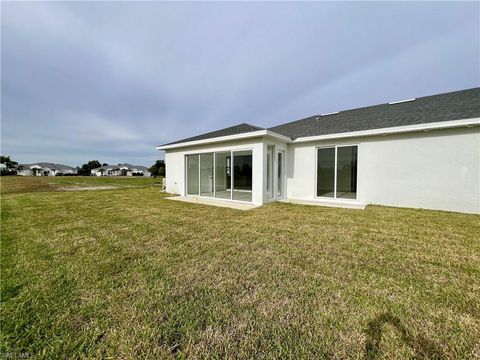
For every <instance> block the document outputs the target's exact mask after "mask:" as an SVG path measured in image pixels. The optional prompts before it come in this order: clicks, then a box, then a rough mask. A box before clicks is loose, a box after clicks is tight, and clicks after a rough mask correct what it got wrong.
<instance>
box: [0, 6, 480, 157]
mask: <svg viewBox="0 0 480 360" xmlns="http://www.w3.org/2000/svg"><path fill="white" fill-rule="evenodd" d="M479 6H480V5H479V3H478V2H469V3H468V2H463V3H461V2H456V3H447V2H424V3H414V2H406V3H393V2H371V3H332V2H328V3H191V2H190V3H155V2H143V3H125V2H122V3H120V2H117V3H114V2H106V3H93V2H83V3H82V2H76V3H73V2H48V3H21V2H2V3H1V10H2V13H1V117H2V118H1V130H2V132H1V140H2V143H1V152H2V154H10V155H12V157H13V158H14V159H15V160H17V161H19V162H23V163H26V162H35V161H49V162H58V163H64V164H69V165H81V164H82V163H84V162H86V161H88V160H92V159H98V160H100V161H101V162H107V163H111V164H115V163H119V162H130V163H134V164H139V165H150V164H152V163H153V162H154V160H155V159H158V158H163V154H162V153H161V152H158V151H156V150H155V149H154V147H155V145H158V144H162V143H165V142H169V141H173V140H177V139H179V138H184V137H188V136H192V135H196V134H198V133H202V132H207V131H211V130H216V129H219V128H224V127H227V126H231V125H235V124H237V123H242V122H248V123H251V124H255V125H258V126H264V127H269V126H273V125H277V124H280V123H283V122H288V121H292V120H296V119H299V118H302V117H306V116H310V115H314V114H319V113H326V112H331V111H338V110H342V109H349V108H355V107H360V106H366V105H372V104H377V103H383V102H388V101H394V100H401V99H405V98H411V97H419V96H424V95H431V94H436V93H442V92H448V91H453V90H459V89H465V88H471V87H475V86H479V84H480V75H479V71H480V70H479V64H480V59H479V54H480V49H479V44H480V39H479V34H480V31H479V11H480V9H479Z"/></svg>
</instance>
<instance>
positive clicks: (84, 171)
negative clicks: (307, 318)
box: [78, 160, 102, 176]
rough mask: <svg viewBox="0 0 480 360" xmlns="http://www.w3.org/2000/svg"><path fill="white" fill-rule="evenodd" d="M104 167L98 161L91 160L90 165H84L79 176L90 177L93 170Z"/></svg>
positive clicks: (79, 171)
mask: <svg viewBox="0 0 480 360" xmlns="http://www.w3.org/2000/svg"><path fill="white" fill-rule="evenodd" d="M101 166H102V165H101V164H100V162H99V161H98V160H90V161H89V162H88V163H86V164H83V165H82V167H81V168H80V169H79V170H78V175H86V176H90V173H91V170H92V169H96V168H99V167H101Z"/></svg>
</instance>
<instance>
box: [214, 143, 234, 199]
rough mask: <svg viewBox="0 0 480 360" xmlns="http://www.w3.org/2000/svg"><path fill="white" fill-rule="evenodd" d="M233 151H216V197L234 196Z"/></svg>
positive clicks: (229, 197) (227, 197) (226, 197)
mask: <svg viewBox="0 0 480 360" xmlns="http://www.w3.org/2000/svg"><path fill="white" fill-rule="evenodd" d="M231 163H232V159H231V153H230V151H228V152H218V153H215V197H216V198H220V199H231V198H232V176H231V175H232V168H231Z"/></svg>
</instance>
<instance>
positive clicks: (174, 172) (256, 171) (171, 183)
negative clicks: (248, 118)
mask: <svg viewBox="0 0 480 360" xmlns="http://www.w3.org/2000/svg"><path fill="white" fill-rule="evenodd" d="M230 150H234V151H235V150H252V154H253V164H252V173H253V179H252V202H253V203H254V204H262V203H263V193H262V186H263V170H262V169H263V163H262V159H263V157H264V154H263V152H264V144H263V142H262V138H261V137H259V138H255V139H248V140H238V141H229V142H223V143H216V144H209V145H200V146H193V147H187V148H181V149H172V150H166V151H165V165H166V191H167V192H169V193H172V194H179V195H183V196H185V155H188V154H200V153H208V152H217V151H230Z"/></svg>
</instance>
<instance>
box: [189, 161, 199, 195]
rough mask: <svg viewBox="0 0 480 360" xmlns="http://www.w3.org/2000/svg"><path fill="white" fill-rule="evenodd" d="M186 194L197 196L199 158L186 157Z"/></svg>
mask: <svg viewBox="0 0 480 360" xmlns="http://www.w3.org/2000/svg"><path fill="white" fill-rule="evenodd" d="M186 158H187V194H188V195H199V186H198V183H199V182H198V180H199V156H198V155H187V156H186Z"/></svg>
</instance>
